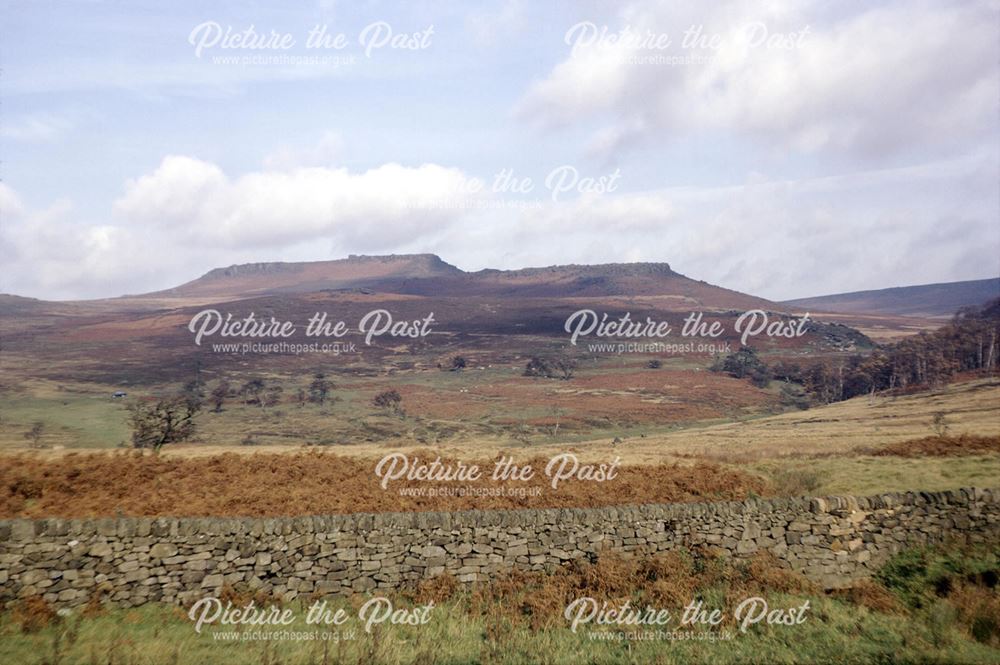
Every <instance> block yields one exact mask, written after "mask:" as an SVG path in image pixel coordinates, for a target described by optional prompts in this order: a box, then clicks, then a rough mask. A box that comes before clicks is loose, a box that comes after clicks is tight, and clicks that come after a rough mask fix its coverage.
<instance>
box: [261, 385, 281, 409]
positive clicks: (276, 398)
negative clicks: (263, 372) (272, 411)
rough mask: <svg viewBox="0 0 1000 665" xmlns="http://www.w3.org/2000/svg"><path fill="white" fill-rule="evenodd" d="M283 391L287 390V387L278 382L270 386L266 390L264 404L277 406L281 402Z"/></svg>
mask: <svg viewBox="0 0 1000 665" xmlns="http://www.w3.org/2000/svg"><path fill="white" fill-rule="evenodd" d="M283 392H285V389H284V388H282V387H281V386H279V385H277V384H275V385H273V386H268V387H267V390H266V391H264V406H277V405H278V404H281V394H282V393H283Z"/></svg>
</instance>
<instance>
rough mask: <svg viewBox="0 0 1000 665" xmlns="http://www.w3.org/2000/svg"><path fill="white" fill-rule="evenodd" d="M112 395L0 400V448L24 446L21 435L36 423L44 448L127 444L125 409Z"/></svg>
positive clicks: (67, 393)
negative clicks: (38, 425)
mask: <svg viewBox="0 0 1000 665" xmlns="http://www.w3.org/2000/svg"><path fill="white" fill-rule="evenodd" d="M112 392H113V390H112V389H109V390H108V391H107V392H106V393H77V392H69V391H66V392H65V393H62V394H59V393H55V394H52V395H49V394H46V395H44V396H25V395H20V396H9V395H5V396H3V397H0V446H3V447H5V448H11V447H18V448H23V447H26V446H27V444H28V441H27V440H25V439H24V436H23V434H24V432H26V431H27V430H29V429H31V425H32V423H34V422H36V421H39V422H41V423H43V424H44V431H43V435H42V438H41V443H42V444H43V445H46V446H64V447H66V448H113V447H115V446H116V445H118V444H119V443H120V442H121V441H128V440H129V438H130V435H129V429H128V426H127V424H126V417H127V414H126V412H125V406H124V404H123V401H119V400H113V399H112V398H111V393H112Z"/></svg>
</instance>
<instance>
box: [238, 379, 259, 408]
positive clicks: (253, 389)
mask: <svg viewBox="0 0 1000 665" xmlns="http://www.w3.org/2000/svg"><path fill="white" fill-rule="evenodd" d="M262 392H264V380H263V379H250V380H249V381H247V382H246V383H244V384H243V386H242V387H241V388H240V395H241V396H242V397H243V403H244V404H258V405H260V406H264V401H263V400H262V399H261V398H260V395H261V393H262Z"/></svg>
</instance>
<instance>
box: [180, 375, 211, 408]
mask: <svg viewBox="0 0 1000 665" xmlns="http://www.w3.org/2000/svg"><path fill="white" fill-rule="evenodd" d="M181 395H182V396H183V397H184V399H186V400H188V401H191V402H194V403H196V404H198V406H199V407H200V406H201V405H202V404H203V403H204V401H205V384H204V382H203V381H202V380H201V379H200V378H198V379H191V380H190V381H188V382H187V383H185V384H184V387H183V388H181Z"/></svg>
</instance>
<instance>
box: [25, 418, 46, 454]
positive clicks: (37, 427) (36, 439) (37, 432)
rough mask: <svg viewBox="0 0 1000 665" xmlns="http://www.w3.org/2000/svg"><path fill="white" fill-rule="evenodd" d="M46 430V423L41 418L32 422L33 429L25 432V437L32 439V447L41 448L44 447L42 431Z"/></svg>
mask: <svg viewBox="0 0 1000 665" xmlns="http://www.w3.org/2000/svg"><path fill="white" fill-rule="evenodd" d="M44 431H45V423H43V422H42V421H41V420H36V421H35V422H33V423H31V429H29V430H28V431H27V432H25V433H24V438H25V439H27V440H28V441H30V442H31V443H30V444H29V446H30V447H31V448H41V447H42V433H43V432H44Z"/></svg>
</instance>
